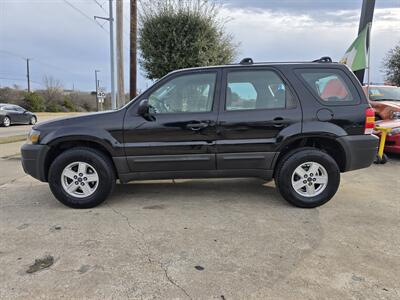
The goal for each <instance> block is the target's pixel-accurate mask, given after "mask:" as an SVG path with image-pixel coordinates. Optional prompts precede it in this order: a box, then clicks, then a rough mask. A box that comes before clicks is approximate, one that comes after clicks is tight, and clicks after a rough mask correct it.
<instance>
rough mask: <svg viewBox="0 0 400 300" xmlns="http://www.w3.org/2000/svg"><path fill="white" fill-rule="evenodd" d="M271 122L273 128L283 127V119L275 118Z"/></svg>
mask: <svg viewBox="0 0 400 300" xmlns="http://www.w3.org/2000/svg"><path fill="white" fill-rule="evenodd" d="M272 122H273V123H274V127H278V128H279V127H283V125H284V119H283V118H282V117H277V118H275V119H273V120H272Z"/></svg>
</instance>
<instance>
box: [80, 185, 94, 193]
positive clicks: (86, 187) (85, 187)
mask: <svg viewBox="0 0 400 300" xmlns="http://www.w3.org/2000/svg"><path fill="white" fill-rule="evenodd" d="M81 190H82V192H83V194H84V195H85V196H89V195H90V194H91V193H92V189H91V188H90V186H89V185H88V184H85V185H81Z"/></svg>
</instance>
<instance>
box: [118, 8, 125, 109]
mask: <svg viewBox="0 0 400 300" xmlns="http://www.w3.org/2000/svg"><path fill="white" fill-rule="evenodd" d="M123 19H124V11H123V1H122V0H116V20H117V24H116V25H117V26H116V33H117V34H116V38H117V43H116V46H117V91H118V105H117V107H121V106H123V105H124V104H125V87H124V45H123V43H124V42H123V30H124V23H123Z"/></svg>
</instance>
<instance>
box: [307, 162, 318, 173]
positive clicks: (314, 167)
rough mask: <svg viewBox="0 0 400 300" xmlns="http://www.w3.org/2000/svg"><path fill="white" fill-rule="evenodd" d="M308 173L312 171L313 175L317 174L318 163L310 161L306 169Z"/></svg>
mask: <svg viewBox="0 0 400 300" xmlns="http://www.w3.org/2000/svg"><path fill="white" fill-rule="evenodd" d="M308 173H310V174H311V173H312V174H313V175H315V174H318V164H316V163H311V165H310V168H309V169H308Z"/></svg>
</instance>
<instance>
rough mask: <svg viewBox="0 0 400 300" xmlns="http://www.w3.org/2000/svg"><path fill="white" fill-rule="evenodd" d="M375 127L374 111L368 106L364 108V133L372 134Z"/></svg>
mask: <svg viewBox="0 0 400 300" xmlns="http://www.w3.org/2000/svg"><path fill="white" fill-rule="evenodd" d="M374 127H375V111H374V109H373V108H371V107H368V108H367V109H366V110H365V130H364V134H372V132H373V131H374Z"/></svg>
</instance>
